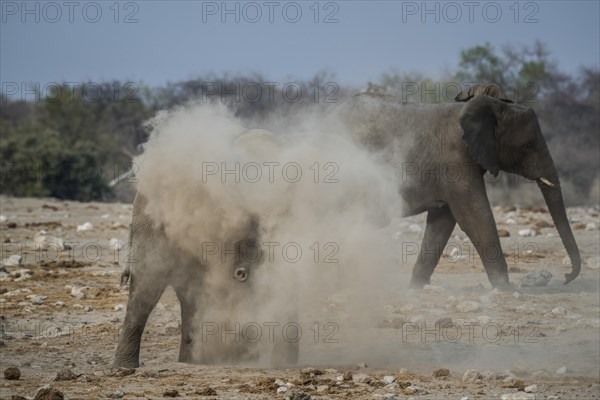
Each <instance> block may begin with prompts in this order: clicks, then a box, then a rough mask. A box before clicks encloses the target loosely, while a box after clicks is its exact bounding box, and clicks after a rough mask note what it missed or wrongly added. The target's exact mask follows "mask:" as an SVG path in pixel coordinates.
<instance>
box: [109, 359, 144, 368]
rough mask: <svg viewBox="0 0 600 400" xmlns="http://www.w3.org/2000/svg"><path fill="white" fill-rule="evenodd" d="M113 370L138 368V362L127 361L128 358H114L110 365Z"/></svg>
mask: <svg viewBox="0 0 600 400" xmlns="http://www.w3.org/2000/svg"><path fill="white" fill-rule="evenodd" d="M112 366H113V367H114V368H139V367H140V362H139V360H134V359H128V358H115V361H114V362H113V365H112Z"/></svg>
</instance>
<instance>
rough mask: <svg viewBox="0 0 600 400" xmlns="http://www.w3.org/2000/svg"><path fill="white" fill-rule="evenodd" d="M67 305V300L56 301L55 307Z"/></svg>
mask: <svg viewBox="0 0 600 400" xmlns="http://www.w3.org/2000/svg"><path fill="white" fill-rule="evenodd" d="M64 306H65V302H64V301H56V302H54V307H56V308H63V307H64Z"/></svg>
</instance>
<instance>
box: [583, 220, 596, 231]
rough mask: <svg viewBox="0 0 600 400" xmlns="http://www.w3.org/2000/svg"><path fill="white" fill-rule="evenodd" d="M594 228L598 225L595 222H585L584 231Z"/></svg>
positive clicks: (593, 229)
mask: <svg viewBox="0 0 600 400" xmlns="http://www.w3.org/2000/svg"><path fill="white" fill-rule="evenodd" d="M596 229H598V225H596V223H595V222H588V223H587V224H585V230H586V231H590V232H591V231H595V230H596Z"/></svg>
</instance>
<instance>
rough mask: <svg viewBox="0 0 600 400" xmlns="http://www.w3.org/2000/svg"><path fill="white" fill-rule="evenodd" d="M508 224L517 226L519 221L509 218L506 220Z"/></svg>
mask: <svg viewBox="0 0 600 400" xmlns="http://www.w3.org/2000/svg"><path fill="white" fill-rule="evenodd" d="M506 224H507V225H516V224H517V221H516V220H515V219H514V218H507V219H506Z"/></svg>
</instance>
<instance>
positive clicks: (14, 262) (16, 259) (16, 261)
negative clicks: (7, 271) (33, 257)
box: [2, 254, 23, 267]
mask: <svg viewBox="0 0 600 400" xmlns="http://www.w3.org/2000/svg"><path fill="white" fill-rule="evenodd" d="M22 261H23V257H21V256H20V255H19V254H13V255H12V256H10V257H8V258H6V259H5V260H4V261H2V265H4V266H5V267H16V266H18V265H21V262H22Z"/></svg>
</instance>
